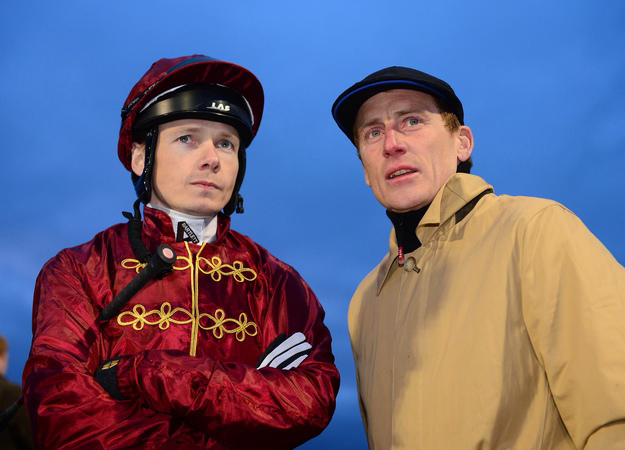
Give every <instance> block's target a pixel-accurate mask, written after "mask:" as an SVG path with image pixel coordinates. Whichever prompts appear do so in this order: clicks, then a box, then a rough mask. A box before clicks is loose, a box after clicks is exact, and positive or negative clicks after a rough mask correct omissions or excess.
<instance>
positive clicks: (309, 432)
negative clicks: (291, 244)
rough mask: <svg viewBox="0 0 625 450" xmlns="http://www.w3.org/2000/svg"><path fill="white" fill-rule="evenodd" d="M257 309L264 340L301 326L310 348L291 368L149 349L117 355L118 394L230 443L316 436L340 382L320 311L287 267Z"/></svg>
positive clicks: (279, 443)
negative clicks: (262, 306)
mask: <svg viewBox="0 0 625 450" xmlns="http://www.w3.org/2000/svg"><path fill="white" fill-rule="evenodd" d="M271 295H273V296H274V298H273V299H272V300H271V301H270V302H269V307H268V310H267V311H262V312H261V314H263V315H264V316H265V318H264V320H263V324H262V325H261V327H262V335H263V345H265V348H266V346H268V345H269V343H270V342H271V341H272V340H273V339H274V338H275V337H276V336H277V335H278V334H280V333H282V332H284V333H286V334H287V335H291V334H293V333H295V332H296V331H301V332H302V333H304V335H305V336H306V338H307V341H308V342H309V343H310V344H311V345H312V347H313V349H312V352H311V354H310V355H309V356H308V357H307V358H306V359H305V360H304V361H303V362H302V363H301V364H300V365H299V367H297V368H295V369H291V370H284V371H283V370H279V369H274V368H269V367H267V368H263V369H260V370H259V369H256V368H255V366H252V365H250V364H245V363H242V362H237V361H216V360H214V359H211V358H209V357H194V356H189V355H188V354H186V353H184V352H181V351H174V350H149V351H144V352H140V353H139V354H137V355H133V356H128V357H124V358H122V360H121V361H120V363H119V365H118V369H117V370H118V371H117V380H118V385H119V389H120V391H121V393H122V395H123V396H124V397H126V398H131V399H133V400H136V401H137V402H139V403H143V404H145V405H147V407H148V408H150V409H153V410H155V411H160V412H163V413H167V414H172V415H173V416H175V417H179V418H181V419H182V420H184V422H185V423H187V424H189V425H191V426H192V427H194V428H195V429H197V430H201V431H202V432H203V433H206V434H207V435H209V436H212V437H214V438H215V439H216V440H217V441H219V442H220V443H222V444H224V445H226V446H227V447H232V448H258V443H259V442H263V443H266V445H267V446H268V448H276V449H277V448H294V447H295V446H297V445H300V444H302V443H304V442H305V441H307V440H309V439H311V438H312V437H314V436H316V435H318V434H319V433H320V432H321V431H322V430H323V429H324V428H325V427H326V426H327V425H328V423H329V422H330V419H331V418H332V415H333V412H334V408H335V399H336V394H337V391H338V387H339V374H338V371H337V369H336V367H335V366H334V357H333V356H332V352H331V337H330V333H329V331H328V329H327V328H326V327H325V325H324V324H323V317H324V313H323V309H322V308H321V306H320V304H319V302H318V301H317V299H316V297H315V296H314V294H313V293H312V291H311V290H310V288H308V286H307V285H306V284H305V283H304V282H303V281H302V280H301V279H300V278H299V276H298V275H297V274H296V273H295V272H294V271H293V272H292V273H291V274H288V275H286V276H281V277H280V280H279V286H275V285H274V286H273V289H272V294H271Z"/></svg>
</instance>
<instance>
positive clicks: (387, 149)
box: [384, 127, 406, 157]
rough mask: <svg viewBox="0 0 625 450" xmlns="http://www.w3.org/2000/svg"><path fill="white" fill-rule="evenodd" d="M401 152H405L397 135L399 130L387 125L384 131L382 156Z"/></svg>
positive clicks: (404, 147)
mask: <svg viewBox="0 0 625 450" xmlns="http://www.w3.org/2000/svg"><path fill="white" fill-rule="evenodd" d="M402 153H406V146H405V145H404V143H403V141H402V139H401V137H400V136H399V132H398V131H397V130H395V129H394V128H392V127H387V128H386V130H385V131H384V156H387V157H388V156H391V155H394V154H402Z"/></svg>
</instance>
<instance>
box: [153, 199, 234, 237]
mask: <svg viewBox="0 0 625 450" xmlns="http://www.w3.org/2000/svg"><path fill="white" fill-rule="evenodd" d="M229 230H230V217H228V216H225V215H224V214H222V213H219V214H218V215H217V240H216V241H215V242H214V243H217V242H220V241H221V240H222V239H223V238H224V236H225V235H226V234H227V233H228V231H229ZM142 234H143V235H144V236H146V237H148V238H149V239H155V240H157V241H158V240H160V241H162V243H164V244H171V243H172V242H175V241H176V234H175V232H174V226H173V224H172V220H171V218H170V217H169V215H168V214H167V213H166V212H164V211H161V210H158V209H155V208H150V207H148V206H146V207H145V208H144V209H143V227H142Z"/></svg>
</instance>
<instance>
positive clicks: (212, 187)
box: [191, 181, 219, 189]
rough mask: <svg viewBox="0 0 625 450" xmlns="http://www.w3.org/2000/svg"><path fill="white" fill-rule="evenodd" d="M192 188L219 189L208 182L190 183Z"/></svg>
mask: <svg viewBox="0 0 625 450" xmlns="http://www.w3.org/2000/svg"><path fill="white" fill-rule="evenodd" d="M191 185H192V186H198V187H201V188H204V189H219V187H218V186H217V185H216V184H215V183H211V182H210V181H196V182H194V183H191Z"/></svg>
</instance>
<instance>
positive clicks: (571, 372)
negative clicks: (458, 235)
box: [521, 204, 625, 450]
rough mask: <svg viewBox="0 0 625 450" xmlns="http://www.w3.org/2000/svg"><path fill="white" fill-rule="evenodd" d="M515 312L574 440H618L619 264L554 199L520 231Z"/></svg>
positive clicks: (624, 411)
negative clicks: (519, 298) (519, 306)
mask: <svg viewBox="0 0 625 450" xmlns="http://www.w3.org/2000/svg"><path fill="white" fill-rule="evenodd" d="M522 242H523V249H522V257H521V265H522V271H523V272H522V273H523V277H524V280H523V285H522V286H523V313H524V316H525V321H526V325H527V329H528V333H529V336H530V339H531V341H532V345H533V346H534V350H535V352H536V355H537V357H538V359H539V361H540V363H541V364H542V366H543V368H544V370H545V373H546V375H547V378H548V380H549V386H550V390H551V393H552V395H553V399H554V401H555V404H556V406H557V408H558V411H559V413H560V416H561V417H562V420H563V422H564V424H565V426H566V429H567V430H568V432H569V434H570V436H571V438H572V439H573V442H574V443H575V445H576V447H577V448H587V449H604V450H605V449H611V448H614V449H616V448H624V445H625V444H624V442H625V350H624V349H625V269H624V268H623V267H622V266H621V265H620V264H619V263H618V262H617V261H616V260H615V259H614V257H613V256H612V255H611V254H610V252H609V251H608V250H607V249H606V248H605V247H604V246H603V245H602V244H601V243H600V242H599V241H598V240H597V238H596V237H595V236H593V235H592V234H591V233H590V231H588V229H587V228H586V227H585V226H584V225H583V224H582V222H581V221H580V220H579V219H578V218H577V217H576V216H575V215H573V214H572V213H571V212H570V211H568V210H566V209H565V208H563V207H562V206H560V205H557V204H554V205H552V206H549V207H547V208H545V209H544V210H542V211H541V212H540V213H538V214H537V215H536V216H534V218H533V219H532V220H531V221H530V222H529V223H528V225H527V227H526V229H525V235H524V236H523V239H522Z"/></svg>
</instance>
